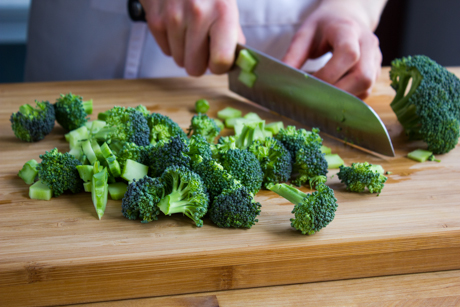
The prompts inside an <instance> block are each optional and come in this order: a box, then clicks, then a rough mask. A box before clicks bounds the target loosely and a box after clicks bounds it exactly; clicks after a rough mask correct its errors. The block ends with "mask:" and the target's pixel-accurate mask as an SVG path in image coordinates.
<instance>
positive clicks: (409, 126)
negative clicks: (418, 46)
mask: <svg viewBox="0 0 460 307" xmlns="http://www.w3.org/2000/svg"><path fill="white" fill-rule="evenodd" d="M390 79H391V81H392V83H391V87H392V88H393V89H394V90H395V91H396V96H395V97H394V99H393V101H392V102H391V104H390V106H391V108H392V109H393V111H394V112H395V114H396V116H397V118H398V120H399V122H400V123H401V124H402V126H403V127H404V130H405V132H406V134H407V135H408V136H409V138H410V139H413V140H423V141H425V142H426V143H427V144H428V150H429V151H432V152H434V153H436V154H441V153H446V152H448V151H450V150H452V149H453V148H454V147H455V146H456V145H457V143H458V138H459V135H460V80H459V79H458V78H457V77H456V76H455V75H454V74H453V73H451V72H449V71H447V69H446V68H444V67H443V66H441V65H439V64H437V63H436V62H434V61H433V60H431V59H430V58H428V57H427V56H423V55H416V56H409V57H405V58H401V59H395V60H394V61H393V62H392V63H391V70H390ZM410 82H411V83H412V84H411V86H410V88H409V89H408V91H407V88H408V87H409V83H410ZM406 92H407V93H406Z"/></svg>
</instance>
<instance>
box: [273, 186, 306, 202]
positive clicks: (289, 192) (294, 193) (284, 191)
mask: <svg viewBox="0 0 460 307" xmlns="http://www.w3.org/2000/svg"><path fill="white" fill-rule="evenodd" d="M267 189H269V190H270V191H273V192H275V193H276V194H278V195H279V196H281V197H284V198H286V199H287V200H288V201H290V202H291V203H293V204H295V205H297V204H300V203H302V201H303V199H304V198H305V196H306V194H305V193H304V192H302V191H299V190H297V189H296V188H294V187H293V186H290V185H287V184H269V185H268V186H267Z"/></svg>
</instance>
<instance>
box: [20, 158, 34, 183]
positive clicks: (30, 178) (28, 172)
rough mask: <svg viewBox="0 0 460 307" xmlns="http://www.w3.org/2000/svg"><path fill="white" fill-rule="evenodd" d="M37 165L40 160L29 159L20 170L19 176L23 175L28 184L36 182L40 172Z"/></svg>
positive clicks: (22, 177)
mask: <svg viewBox="0 0 460 307" xmlns="http://www.w3.org/2000/svg"><path fill="white" fill-rule="evenodd" d="M37 165H38V162H37V161H36V160H35V159H32V160H29V161H27V162H26V163H25V164H24V166H23V167H22V169H21V170H20V171H19V173H18V176H19V177H21V179H22V180H24V182H25V183H26V184H32V183H34V182H35V178H36V177H37V174H38V171H37Z"/></svg>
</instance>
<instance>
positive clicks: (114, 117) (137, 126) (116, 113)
mask: <svg viewBox="0 0 460 307" xmlns="http://www.w3.org/2000/svg"><path fill="white" fill-rule="evenodd" d="M104 114H105V115H106V116H105V117H104V118H105V121H106V125H105V126H104V127H103V128H102V129H101V130H99V131H98V132H97V133H96V134H95V135H94V137H95V138H96V139H97V140H98V141H100V142H107V143H108V144H111V143H114V142H117V143H125V142H130V143H134V144H136V145H138V146H147V145H149V144H150V141H149V135H150V128H149V126H148V124H147V120H146V119H145V116H144V114H143V113H142V112H141V111H139V110H136V109H135V108H130V107H129V108H125V107H118V106H116V107H113V108H112V109H110V110H108V111H106V112H104Z"/></svg>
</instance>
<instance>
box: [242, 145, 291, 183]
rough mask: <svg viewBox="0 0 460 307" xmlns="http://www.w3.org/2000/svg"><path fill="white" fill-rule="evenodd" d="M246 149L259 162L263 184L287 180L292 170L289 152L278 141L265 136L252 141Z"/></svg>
mask: <svg viewBox="0 0 460 307" xmlns="http://www.w3.org/2000/svg"><path fill="white" fill-rule="evenodd" d="M248 150H249V151H250V152H252V153H253V154H254V155H255V156H256V158H257V159H258V160H259V162H260V166H261V168H262V172H263V173H264V179H263V184H264V186H265V187H266V186H267V185H268V184H270V183H279V182H285V181H287V180H289V178H290V177H291V172H292V165H291V154H290V153H289V151H288V150H287V149H286V148H285V147H284V146H283V144H281V142H280V141H278V140H276V139H274V138H271V137H267V138H265V139H263V140H256V141H254V142H253V143H252V144H251V146H249V148H248Z"/></svg>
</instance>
